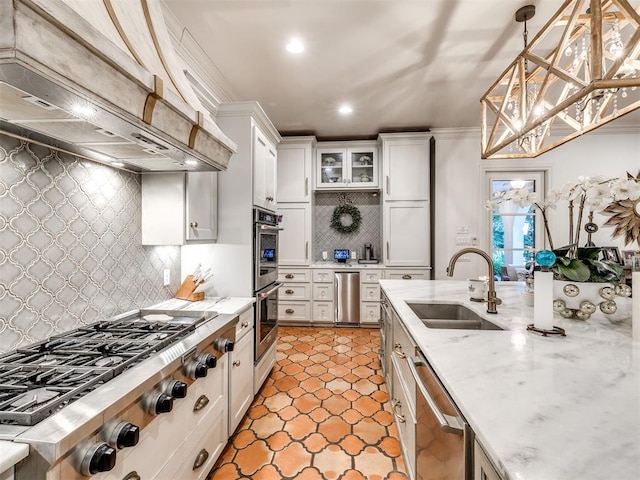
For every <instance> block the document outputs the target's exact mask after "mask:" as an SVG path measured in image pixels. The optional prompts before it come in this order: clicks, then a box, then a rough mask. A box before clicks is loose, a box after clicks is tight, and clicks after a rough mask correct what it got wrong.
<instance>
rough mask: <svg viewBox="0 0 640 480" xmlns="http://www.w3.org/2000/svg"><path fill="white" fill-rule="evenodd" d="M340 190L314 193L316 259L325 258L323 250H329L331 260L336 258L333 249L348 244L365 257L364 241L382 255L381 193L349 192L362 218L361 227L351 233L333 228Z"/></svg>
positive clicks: (347, 246)
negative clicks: (340, 231)
mask: <svg viewBox="0 0 640 480" xmlns="http://www.w3.org/2000/svg"><path fill="white" fill-rule="evenodd" d="M345 193H347V192H345ZM340 195H342V193H340V192H319V193H316V194H315V202H316V203H315V226H314V231H315V234H314V237H315V238H314V245H313V247H314V250H313V251H314V254H313V255H314V261H316V262H321V261H322V251H323V250H324V251H326V252H327V253H328V255H329V260H332V259H333V250H334V249H336V248H348V249H349V250H355V251H356V252H357V255H358V258H361V257H362V254H363V249H364V244H365V243H371V244H372V245H373V253H374V255H375V257H376V258H380V245H381V237H382V233H381V230H382V228H381V223H380V222H381V211H380V203H381V196H380V194H378V193H372V192H353V191H352V192H348V196H349V198H350V199H351V200H352V203H353V205H355V206H356V207H358V210H360V215H361V216H362V221H361V223H360V228H359V229H358V230H357V231H356V232H354V233H350V234H344V233H339V232H336V231H335V230H334V229H333V228H331V217H332V216H333V211H334V209H335V208H336V207H337V206H338V205H339V204H340Z"/></svg>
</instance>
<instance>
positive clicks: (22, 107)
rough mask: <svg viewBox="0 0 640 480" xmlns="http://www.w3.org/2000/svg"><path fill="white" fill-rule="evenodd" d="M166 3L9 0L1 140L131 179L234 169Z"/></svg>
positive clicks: (0, 84)
mask: <svg viewBox="0 0 640 480" xmlns="http://www.w3.org/2000/svg"><path fill="white" fill-rule="evenodd" d="M205 111H206V110H205V109H204V108H203V107H202V104H201V103H200V101H199V99H198V98H197V96H196V94H195V92H194V91H193V89H192V87H191V85H190V84H189V82H188V81H187V79H186V77H185V75H184V71H183V68H182V67H181V62H180V61H179V59H178V58H177V57H176V55H175V53H174V51H173V46H172V44H171V39H170V37H169V33H168V31H167V28H166V25H165V22H164V19H163V16H162V8H161V4H160V0H0V133H4V134H7V135H10V136H14V137H19V138H24V139H27V140H29V141H33V142H37V143H41V144H45V145H48V146H51V147H53V148H57V149H60V150H63V151H68V152H71V153H73V154H76V155H79V156H82V157H85V158H89V159H91V160H95V161H99V162H101V163H106V164H114V163H115V166H117V167H119V168H124V169H127V170H131V171H137V172H145V171H176V170H184V171H203V170H204V171H206V170H225V169H226V168H227V165H228V162H229V158H230V156H231V155H232V154H233V153H234V152H235V149H236V145H235V144H234V143H233V142H232V141H231V140H230V139H229V138H228V137H227V136H226V135H225V134H224V133H222V131H221V130H220V129H219V128H218V126H217V125H216V124H215V122H213V120H211V119H210V118H209V116H208V114H206V113H203V112H205Z"/></svg>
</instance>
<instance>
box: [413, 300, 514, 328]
mask: <svg viewBox="0 0 640 480" xmlns="http://www.w3.org/2000/svg"><path fill="white" fill-rule="evenodd" d="M407 305H408V306H409V308H410V309H411V310H413V313H415V314H416V315H417V316H418V318H419V319H420V320H422V323H424V324H425V325H426V326H427V327H428V328H441V329H452V328H453V329H461V330H503V329H502V328H501V327H499V326H498V325H496V324H495V323H493V322H490V321H489V320H486V319H484V318H482V317H481V316H480V315H478V314H477V313H476V312H474V311H473V310H470V309H468V308H467V307H465V306H464V305H458V304H455V303H409V302H407Z"/></svg>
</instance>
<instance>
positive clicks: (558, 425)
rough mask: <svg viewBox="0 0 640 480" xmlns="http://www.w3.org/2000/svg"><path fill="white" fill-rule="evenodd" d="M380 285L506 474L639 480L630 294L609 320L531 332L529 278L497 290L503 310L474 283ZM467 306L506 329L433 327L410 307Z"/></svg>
mask: <svg viewBox="0 0 640 480" xmlns="http://www.w3.org/2000/svg"><path fill="white" fill-rule="evenodd" d="M380 285H381V286H382V288H383V290H384V291H385V293H386V295H387V296H388V298H389V300H390V302H391V304H392V306H393V308H394V309H395V310H396V312H397V313H398V314H399V315H400V317H401V319H402V321H403V322H404V324H405V326H406V327H407V330H408V331H409V333H410V334H411V335H412V337H413V339H414V340H415V342H416V344H417V345H418V346H419V347H420V349H421V350H422V351H423V353H424V354H425V356H426V358H427V359H428V360H429V362H430V363H431V365H432V367H433V368H434V370H435V371H436V372H437V374H438V376H439V377H440V379H441V381H442V383H443V384H444V385H445V386H446V388H447V389H448V391H449V393H450V394H451V396H452V398H453V399H454V400H455V402H456V403H457V405H458V407H459V409H460V411H461V412H462V414H463V415H464V416H465V418H466V420H467V421H468V422H469V424H470V425H471V427H472V428H473V430H474V432H475V434H476V437H477V438H478V440H479V441H480V443H481V444H482V445H483V446H484V447H485V449H486V451H487V453H488V454H489V456H490V457H491V459H492V461H493V462H494V464H495V465H496V466H497V467H498V470H499V472H500V474H501V475H502V476H503V477H504V478H508V479H512V480H516V479H517V480H565V479H566V480H569V479H571V480H590V479H594V480H595V479H601V480H635V479H638V478H640V342H637V341H636V342H634V341H633V340H632V339H631V320H630V318H631V313H630V308H631V307H630V305H631V300H630V299H628V298H620V297H616V303H617V304H618V306H619V311H618V312H617V313H616V314H615V315H614V316H612V317H611V319H612V320H613V321H614V322H615V323H613V322H612V321H610V320H608V319H607V318H606V317H605V316H604V315H603V314H601V313H597V314H594V315H593V316H592V317H591V319H590V320H588V321H586V322H583V321H579V320H565V319H563V318H561V317H560V316H559V315H556V318H555V319H554V324H555V325H557V326H560V327H562V328H564V329H565V330H566V334H567V336H566V337H542V336H540V335H538V334H535V333H533V332H528V331H526V326H527V324H529V323H532V322H533V308H532V307H530V306H526V305H524V300H523V297H522V295H521V292H522V284H518V283H515V282H513V283H512V282H509V284H502V285H499V286H498V290H497V291H498V297H500V298H502V300H503V304H502V305H499V306H498V314H497V315H489V314H486V313H485V311H486V306H484V305H482V304H478V303H474V302H470V301H469V300H468V292H467V282H461V281H453V280H451V281H446V280H445V281H420V280H413V281H410V282H407V281H402V280H381V281H380ZM406 301H415V302H425V303H426V302H434V301H437V302H443V303H447V302H451V303H463V304H465V305H466V306H468V307H469V308H471V309H472V310H474V311H476V312H478V313H481V314H483V316H484V317H485V318H487V319H489V320H491V321H492V322H493V323H496V324H498V325H500V326H501V327H502V328H505V329H506V330H504V331H487V330H485V331H474V330H440V329H430V328H427V327H426V326H425V325H424V324H423V323H422V322H421V321H420V320H419V319H418V317H417V316H416V315H415V314H414V313H413V311H412V310H411V309H410V308H409V307H408V306H407V305H406V303H405V302H406Z"/></svg>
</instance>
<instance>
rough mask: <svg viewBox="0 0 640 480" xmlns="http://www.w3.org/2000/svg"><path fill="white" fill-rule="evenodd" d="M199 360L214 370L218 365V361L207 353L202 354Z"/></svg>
mask: <svg viewBox="0 0 640 480" xmlns="http://www.w3.org/2000/svg"><path fill="white" fill-rule="evenodd" d="M199 360H200V361H201V362H202V363H204V364H205V365H206V366H207V367H208V368H216V365H217V364H218V359H217V358H216V356H215V355H211V354H209V353H203V354H202V355H200V359H199Z"/></svg>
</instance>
